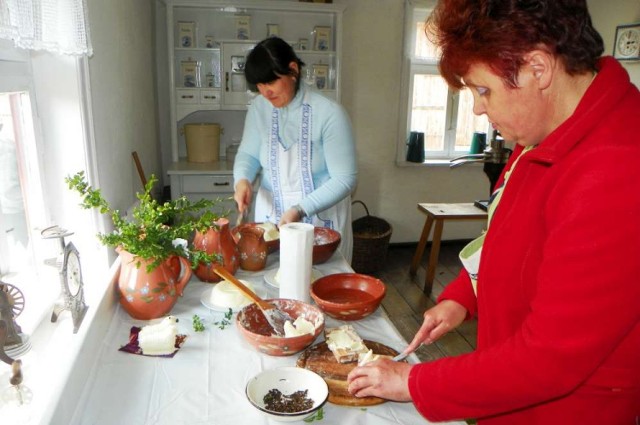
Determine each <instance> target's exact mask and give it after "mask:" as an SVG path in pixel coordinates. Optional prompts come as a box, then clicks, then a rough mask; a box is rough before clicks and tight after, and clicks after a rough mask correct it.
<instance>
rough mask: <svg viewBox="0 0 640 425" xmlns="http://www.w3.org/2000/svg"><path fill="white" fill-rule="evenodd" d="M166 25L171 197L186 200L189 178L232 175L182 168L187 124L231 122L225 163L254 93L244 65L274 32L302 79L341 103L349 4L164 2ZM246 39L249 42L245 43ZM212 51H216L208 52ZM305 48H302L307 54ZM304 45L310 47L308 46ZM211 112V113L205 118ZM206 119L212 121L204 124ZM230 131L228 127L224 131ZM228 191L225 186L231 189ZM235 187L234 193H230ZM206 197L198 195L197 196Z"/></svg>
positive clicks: (220, 167) (224, 141) (224, 140)
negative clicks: (298, 63) (299, 65)
mask: <svg viewBox="0 0 640 425" xmlns="http://www.w3.org/2000/svg"><path fill="white" fill-rule="evenodd" d="M161 1H162V3H163V4H164V5H165V6H166V9H164V10H163V11H162V12H163V14H164V15H165V17H166V27H165V28H164V29H159V30H158V31H159V33H158V40H162V42H163V45H164V43H166V47H167V50H166V52H167V61H166V62H165V63H166V64H167V68H165V69H164V71H163V72H165V73H166V74H168V79H167V80H168V83H169V88H168V89H169V96H165V97H166V98H167V101H168V103H169V109H170V117H169V122H170V126H171V131H170V138H171V160H172V162H173V164H174V166H173V167H171V169H170V172H169V174H170V178H171V193H172V197H179V196H181V195H182V194H185V193H186V192H185V187H186V186H185V182H184V179H183V177H184V176H186V175H189V176H190V178H192V177H197V176H201V177H202V178H203V179H205V180H206V179H207V178H209V179H210V178H211V174H216V173H217V172H218V171H219V173H220V174H224V175H228V173H229V166H230V165H229V164H226V163H223V162H220V163H218V164H217V165H214V166H213V169H210V168H207V167H206V166H195V165H193V164H184V161H183V160H182V159H183V158H184V157H186V156H187V152H186V141H185V139H184V135H183V134H182V133H181V132H180V128H181V126H183V125H184V123H187V122H196V120H202V121H207V122H208V121H211V122H218V121H219V122H220V123H221V124H224V121H225V120H227V121H232V122H227V123H226V124H227V126H226V129H229V128H231V129H232V131H228V132H226V131H225V132H222V133H221V136H220V157H223V156H224V155H223V152H225V148H226V146H228V145H230V144H231V143H233V140H234V138H235V140H236V141H237V140H238V137H239V134H238V133H239V132H241V130H242V128H243V123H242V121H243V120H244V117H245V115H246V114H245V113H243V112H244V111H246V110H247V106H248V105H249V104H250V102H251V101H252V100H253V98H254V96H255V94H252V93H250V92H248V90H247V88H248V87H247V84H246V80H245V79H244V73H243V64H244V61H245V59H246V56H247V54H248V53H249V51H250V50H251V49H252V48H253V46H255V45H256V44H257V43H258V42H259V41H260V40H263V39H264V38H266V37H267V32H268V31H273V30H274V28H275V30H276V31H277V34H278V35H279V36H280V37H281V38H282V39H283V40H286V41H287V43H289V44H290V45H291V46H292V47H293V48H294V51H295V52H296V54H297V55H298V56H299V57H300V58H301V59H302V60H303V61H304V62H305V65H306V66H305V68H304V70H303V75H302V76H301V78H303V79H305V81H306V82H307V84H310V85H311V86H312V87H313V89H314V90H317V91H319V92H321V93H322V94H323V95H325V96H326V97H328V98H331V99H334V100H336V101H338V102H339V101H340V91H341V81H340V78H341V77H340V75H341V50H342V13H343V11H344V9H345V5H341V4H318V3H306V2H293V1H284V0H270V1H264V0H260V1H258V0H161ZM245 36H246V38H247V39H240V38H244V37H245ZM206 46H210V47H206ZM301 47H302V48H301ZM305 47H306V48H305ZM203 111H206V113H200V112H203ZM205 117H206V118H205ZM223 128H225V127H223ZM225 187H226V186H225ZM232 193H233V189H232V188H230V189H229V195H230V194H232ZM198 196H200V194H198Z"/></svg>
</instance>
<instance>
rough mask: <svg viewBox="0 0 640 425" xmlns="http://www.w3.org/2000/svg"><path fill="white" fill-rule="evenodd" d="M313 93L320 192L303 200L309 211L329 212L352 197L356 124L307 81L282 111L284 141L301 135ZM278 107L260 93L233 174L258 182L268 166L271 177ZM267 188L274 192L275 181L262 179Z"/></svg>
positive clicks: (316, 184) (316, 182) (249, 115)
mask: <svg viewBox="0 0 640 425" xmlns="http://www.w3.org/2000/svg"><path fill="white" fill-rule="evenodd" d="M305 93H306V94H307V102H308V103H309V104H310V105H311V114H312V122H311V158H312V165H311V171H312V174H313V183H314V187H315V190H314V191H313V192H312V193H311V194H310V195H309V196H308V197H307V198H305V199H303V200H302V201H301V202H300V206H302V208H303V209H304V210H305V212H306V213H307V215H309V216H311V215H314V214H316V213H318V212H320V211H323V210H325V209H327V208H329V207H331V206H333V205H335V204H337V203H338V202H339V201H341V200H342V199H344V198H345V197H347V196H349V194H350V193H351V192H352V191H353V189H354V188H355V185H356V179H357V174H358V171H357V165H356V153H355V144H354V140H353V134H352V131H351V123H350V121H349V117H348V116H347V113H346V111H345V110H344V108H342V106H340V105H339V104H338V103H336V102H334V101H332V100H330V99H327V98H326V97H324V96H322V95H321V94H319V93H318V92H315V91H313V90H309V89H307V88H306V87H304V84H301V87H300V90H299V91H298V93H297V95H296V96H295V98H294V99H293V100H292V101H291V103H289V104H288V105H287V106H285V107H284V108H279V109H278V112H279V114H278V119H279V122H278V124H279V126H280V139H281V141H282V144H283V145H284V146H285V147H286V148H289V147H291V146H292V145H293V144H294V143H297V142H298V139H299V138H300V125H301V122H302V118H301V114H302V100H303V97H304V95H305ZM272 111H273V106H272V105H271V103H269V101H268V100H266V99H265V98H264V97H262V96H257V97H256V98H255V99H254V101H253V103H252V104H251V106H250V107H249V110H248V112H247V117H246V120H245V124H244V133H243V135H242V142H241V144H240V148H239V149H238V154H237V156H236V159H235V162H234V165H233V177H234V180H235V182H236V183H237V182H238V181H239V180H240V179H247V180H249V181H253V180H254V179H255V178H256V176H257V175H258V172H259V171H260V170H261V169H264V173H265V176H268V175H269V170H268V167H269V164H268V161H267V159H268V158H267V150H268V145H269V134H270V129H271V113H272ZM260 184H261V186H262V187H263V188H264V189H267V190H269V191H271V181H270V179H269V178H268V177H267V178H262V180H261V183H260Z"/></svg>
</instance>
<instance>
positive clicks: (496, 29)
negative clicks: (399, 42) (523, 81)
mask: <svg viewBox="0 0 640 425" xmlns="http://www.w3.org/2000/svg"><path fill="white" fill-rule="evenodd" d="M426 31H427V36H428V37H429V39H430V40H431V41H432V42H433V43H434V44H436V45H437V46H439V47H440V48H441V57H440V73H441V74H442V76H443V77H444V79H445V80H446V81H447V83H449V85H451V86H452V87H455V88H458V89H459V88H462V87H463V86H464V83H463V81H462V78H461V77H462V76H463V75H464V74H466V73H467V71H468V70H469V66H470V65H471V64H474V63H484V64H486V65H488V66H489V67H490V68H491V69H492V70H493V71H494V72H495V73H496V74H497V75H499V76H500V77H502V79H503V81H504V82H505V83H506V84H507V85H508V86H511V87H516V81H517V77H518V70H519V69H520V68H521V67H522V65H523V64H524V60H523V57H524V55H525V54H526V53H527V52H529V51H531V50H534V49H537V48H542V49H545V50H547V51H548V52H549V53H551V54H554V55H556V56H557V57H558V58H559V59H560V60H561V61H562V62H563V63H564V66H565V69H566V71H567V73H569V74H570V75H576V74H581V73H584V72H588V71H595V70H596V64H597V61H598V59H599V58H600V56H601V55H602V52H603V51H604V45H603V42H602V37H601V36H600V34H598V32H597V31H596V30H595V28H594V27H593V24H592V23H591V17H590V15H589V11H588V9H587V4H586V0H440V1H439V2H438V4H437V6H436V8H435V9H434V11H433V13H432V14H431V15H430V16H429V17H428V18H427V22H426Z"/></svg>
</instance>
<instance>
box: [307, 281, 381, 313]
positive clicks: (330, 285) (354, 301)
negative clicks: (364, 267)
mask: <svg viewBox="0 0 640 425" xmlns="http://www.w3.org/2000/svg"><path fill="white" fill-rule="evenodd" d="M386 291H387V289H386V286H385V284H384V283H383V282H382V281H381V280H380V279H376V278H375V277H372V276H369V275H366V274H359V273H337V274H330V275H327V276H324V277H321V278H320V279H318V280H316V281H315V282H313V284H312V285H311V297H312V298H313V300H314V301H315V302H316V304H318V306H319V307H320V309H321V310H322V311H324V312H325V314H327V315H329V316H331V317H333V318H334V319H339V320H360V319H362V318H364V317H367V316H368V315H370V314H371V313H373V312H374V311H376V309H377V308H378V307H379V306H380V303H381V302H382V299H383V298H384V295H385V293H386Z"/></svg>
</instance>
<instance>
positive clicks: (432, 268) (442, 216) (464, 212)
mask: <svg viewBox="0 0 640 425" xmlns="http://www.w3.org/2000/svg"><path fill="white" fill-rule="evenodd" d="M418 209H419V210H420V211H422V212H423V213H425V214H426V215H427V219H426V221H425V223H424V227H423V228H422V235H420V241H419V242H418V247H417V248H416V252H415V254H414V255H413V260H412V261H411V268H410V269H409V273H410V274H411V276H415V274H416V271H417V270H418V266H419V265H420V261H421V260H422V254H423V253H424V248H425V247H426V245H427V240H428V239H429V233H430V232H431V227H432V226H433V224H434V223H435V228H434V230H433V239H432V241H431V252H430V253H429V263H428V264H427V273H426V276H425V279H424V289H423V290H424V293H425V294H426V295H430V294H431V290H432V289H433V279H434V277H435V275H436V266H437V265H438V255H439V254H440V242H441V239H442V228H443V227H444V222H445V220H485V221H486V220H487V212H486V211H483V210H481V209H480V208H478V207H476V206H475V205H474V204H472V203H463V204H426V203H425V204H420V203H419V204H418Z"/></svg>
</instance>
